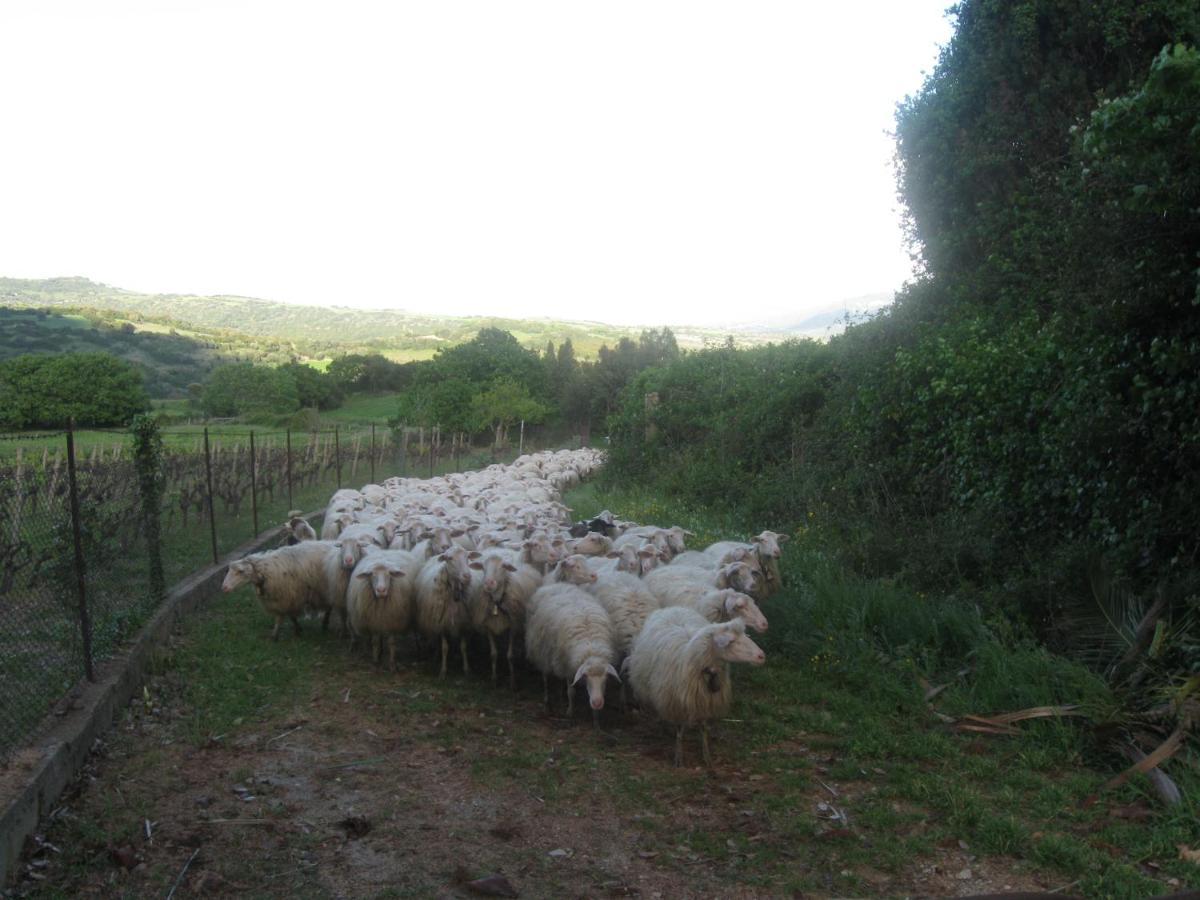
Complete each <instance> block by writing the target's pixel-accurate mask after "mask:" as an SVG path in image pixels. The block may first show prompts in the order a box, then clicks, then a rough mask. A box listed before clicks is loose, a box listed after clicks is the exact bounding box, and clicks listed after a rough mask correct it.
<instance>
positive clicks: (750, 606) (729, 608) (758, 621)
mask: <svg viewBox="0 0 1200 900" xmlns="http://www.w3.org/2000/svg"><path fill="white" fill-rule="evenodd" d="M725 614H726V615H727V616H729V618H730V619H741V620H742V621H743V622H745V623H746V627H747V628H751V629H753V630H754V631H757V632H759V633H762V632H764V631H766V630H767V617H766V616H764V615H763V612H762V610H761V609H759V608H758V604H757V603H755V602H754V600H753V599H751V598H750V597H747V596H746V595H745V594H741V593H738V592H737V591H727V592H726V593H725Z"/></svg>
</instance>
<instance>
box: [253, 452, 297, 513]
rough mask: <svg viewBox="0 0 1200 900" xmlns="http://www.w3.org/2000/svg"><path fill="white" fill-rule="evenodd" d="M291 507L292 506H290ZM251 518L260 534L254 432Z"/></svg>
mask: <svg viewBox="0 0 1200 900" xmlns="http://www.w3.org/2000/svg"><path fill="white" fill-rule="evenodd" d="M288 508H289V509H291V507H288ZM250 518H251V521H253V522H254V533H255V534H258V476H257V472H256V469H255V468H254V432H253V431H251V432H250Z"/></svg>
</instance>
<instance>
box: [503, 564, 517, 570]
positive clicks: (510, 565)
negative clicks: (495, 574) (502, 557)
mask: <svg viewBox="0 0 1200 900" xmlns="http://www.w3.org/2000/svg"><path fill="white" fill-rule="evenodd" d="M504 569H505V571H507V572H515V571H517V567H516V566H514V565H513V564H512V563H505V564H504Z"/></svg>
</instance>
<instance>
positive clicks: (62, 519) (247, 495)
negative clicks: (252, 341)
mask: <svg viewBox="0 0 1200 900" xmlns="http://www.w3.org/2000/svg"><path fill="white" fill-rule="evenodd" d="M162 439H163V440H162V450H161V453H159V454H158V455H157V456H156V457H155V466H154V471H153V472H152V473H151V474H152V476H153V477H152V479H151V483H152V484H153V485H154V486H155V487H156V488H157V490H155V491H153V494H154V495H155V496H154V497H153V500H152V507H153V509H152V511H151V512H148V511H147V509H146V506H145V504H146V500H147V485H146V483H145V482H144V480H143V479H141V478H140V477H139V475H140V473H139V470H138V465H137V462H136V460H135V458H134V455H133V445H132V443H131V439H130V435H129V434H128V433H126V432H91V433H90V434H89V436H88V441H87V442H86V443H83V444H82V445H80V444H77V443H76V441H75V435H74V434H68V433H65V432H63V433H46V434H41V435H38V436H36V437H35V438H33V439H31V438H30V436H28V435H11V436H5V437H2V438H0V446H5V445H6V446H5V452H2V453H0V460H4V462H3V463H0V676H2V677H3V678H4V679H5V681H6V683H8V684H10V685H13V684H15V685H19V689H18V690H14V691H11V692H10V693H9V697H8V701H9V702H7V703H6V704H5V705H4V706H3V707H0V756H2V755H4V754H6V753H8V752H10V751H11V750H12V749H13V748H14V747H16V746H17V745H19V744H20V743H21V742H22V740H23V739H24V738H25V737H26V736H27V735H28V734H29V733H30V730H31V729H32V728H34V727H35V726H36V725H37V724H38V723H39V722H40V721H41V720H42V719H43V717H45V716H46V714H47V713H48V712H49V711H51V710H55V709H56V708H57V710H58V712H60V713H62V712H65V710H66V709H67V708H69V706H70V703H71V701H72V697H71V696H70V691H71V688H72V686H73V685H75V684H76V683H77V682H78V681H79V680H80V679H81V678H84V677H89V676H90V675H91V674H92V673H93V671H94V667H95V665H96V664H98V663H100V662H102V661H103V660H106V659H109V658H111V657H112V656H114V655H115V654H116V653H117V652H118V651H119V649H120V647H121V646H122V643H123V642H124V641H126V640H127V639H129V638H130V637H131V636H132V635H133V634H134V633H136V631H137V629H138V628H139V627H140V626H141V625H142V624H143V623H144V622H145V621H146V620H147V619H148V618H149V617H150V615H152V614H153V612H154V611H155V609H156V608H157V606H158V604H159V603H160V601H161V598H162V595H163V592H164V587H163V585H165V584H171V583H173V582H175V581H177V580H179V579H180V578H182V577H184V576H185V575H187V574H188V573H190V572H192V571H194V570H196V569H198V568H200V567H202V566H204V565H206V564H208V563H212V562H215V561H216V560H217V559H219V558H220V557H221V556H223V555H224V554H226V553H228V552H230V551H231V550H233V549H234V548H236V547H237V546H239V545H240V544H242V543H244V542H246V541H247V540H249V539H250V538H251V537H253V536H254V535H257V534H259V533H260V532H262V531H263V530H265V529H268V528H270V527H272V526H275V525H280V524H282V523H283V522H284V521H285V520H286V518H287V516H288V513H289V511H291V510H294V509H301V510H305V511H309V510H312V509H316V508H320V507H322V506H323V505H324V503H325V501H326V500H327V499H328V497H329V495H330V493H332V492H333V491H334V490H336V489H337V488H338V487H339V486H341V485H344V484H355V485H359V484H362V483H365V482H367V481H373V480H374V479H375V478H376V477H379V478H384V477H387V476H390V475H395V474H414V475H415V474H420V475H429V474H431V473H433V472H434V471H438V472H440V471H446V470H449V469H454V468H458V467H460V466H463V465H472V466H475V465H480V464H486V463H487V462H489V461H490V456H488V455H487V454H486V453H483V454H479V453H476V452H475V451H473V450H472V448H470V447H468V446H466V445H465V444H464V443H463V442H462V441H461V440H460V439H459V438H458V437H457V436H455V437H453V438H452V437H450V436H446V437H445V438H443V436H442V435H441V434H440V433H438V432H437V431H433V432H426V431H425V430H424V429H416V428H413V429H397V430H395V431H391V430H384V429H378V430H376V429H374V428H371V429H360V430H355V431H345V430H342V429H331V430H328V431H319V432H309V433H293V432H290V431H277V432H276V431H251V430H246V429H242V430H238V431H234V430H225V431H223V432H221V433H219V434H217V435H211V434H208V433H207V432H200V433H196V432H194V431H181V432H172V433H165V434H163V435H162ZM73 509H74V510H75V511H76V512H75V514H74V515H73V514H72V510H73ZM154 534H157V539H154V537H153V535H154ZM156 572H157V573H160V574H158V575H157V576H156V574H155V573H156Z"/></svg>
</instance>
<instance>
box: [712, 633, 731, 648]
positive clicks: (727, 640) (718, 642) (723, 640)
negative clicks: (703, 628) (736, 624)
mask: <svg viewBox="0 0 1200 900" xmlns="http://www.w3.org/2000/svg"><path fill="white" fill-rule="evenodd" d="M736 637H737V635H735V634H734V633H733V632H732V631H727V630H722V631H718V632H717V633H716V634H714V635H713V646H714V647H716V648H717V649H718V650H724V649H726V648H727V647H728V646H729V645H730V644H732V643H733V641H734V639H735V638H736Z"/></svg>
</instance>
